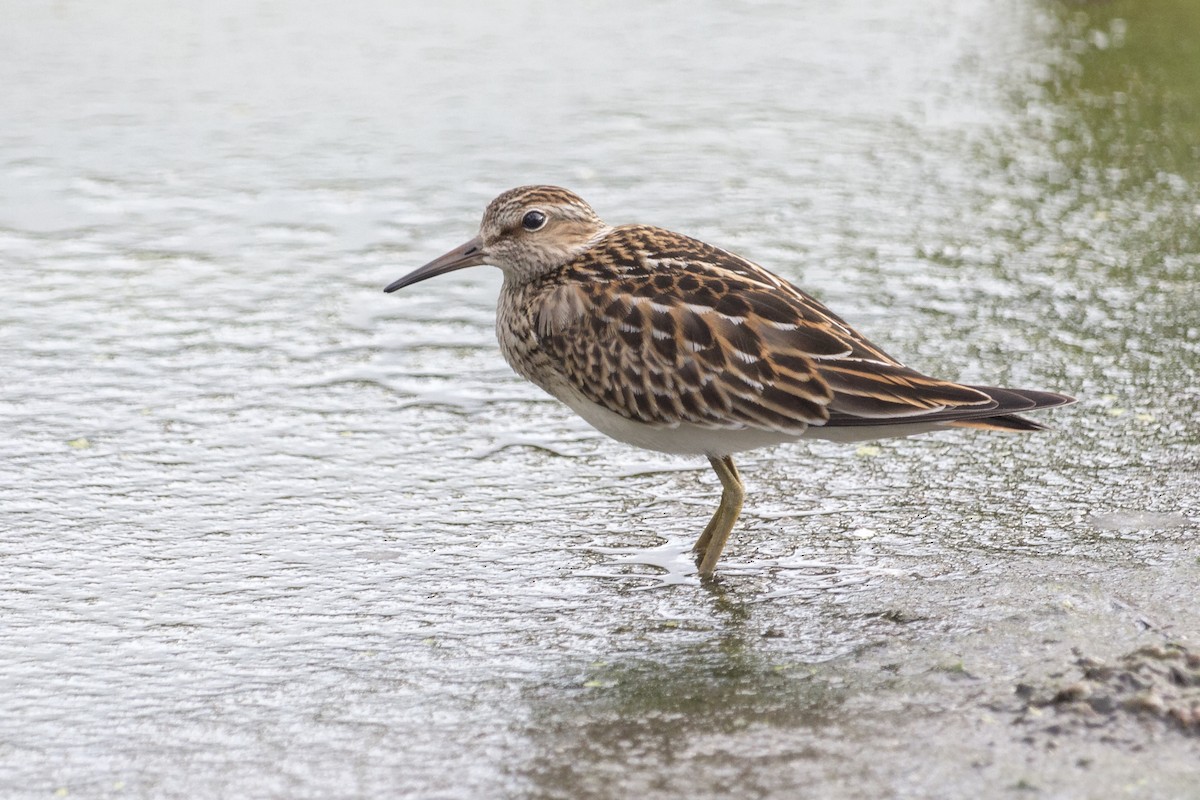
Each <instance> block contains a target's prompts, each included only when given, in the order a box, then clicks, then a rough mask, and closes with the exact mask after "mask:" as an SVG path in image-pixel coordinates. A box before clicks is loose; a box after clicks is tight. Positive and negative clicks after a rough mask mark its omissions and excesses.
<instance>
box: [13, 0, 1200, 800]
mask: <svg viewBox="0 0 1200 800" xmlns="http://www.w3.org/2000/svg"><path fill="white" fill-rule="evenodd" d="M7 5H8V6H9V8H8V11H9V13H8V14H7V15H6V17H7V18H9V19H10V20H15V22H11V23H10V24H8V25H5V26H3V28H2V29H0V86H3V87H4V88H3V89H2V90H0V103H2V104H3V109H4V110H5V111H6V112H7V113H6V114H5V119H6V124H5V125H3V126H0V273H2V277H3V287H4V288H3V299H2V300H0V385H2V386H3V391H2V392H0V456H2V458H0V569H2V571H3V576H4V580H3V581H0V584H2V585H0V621H2V624H0V684H2V685H3V687H4V692H3V693H2V699H0V789H2V792H0V793H2V794H3V795H4V796H6V797H14V798H17V797H47V796H55V795H59V796H77V797H156V798H161V797H181V798H183V797H187V798H195V797H217V796H242V797H289V798H297V797H362V796H385V797H397V796H413V797H446V798H450V797H476V796H484V797H573V798H574V797H631V796H639V795H640V796H651V797H654V796H662V797H674V796H682V795H688V796H694V797H719V796H733V795H736V796H743V797H794V796H797V792H798V791H799V789H798V788H797V787H805V791H809V792H812V793H813V795H814V796H823V797H838V796H845V797H866V796H871V797H877V796H913V797H923V796H977V797H1007V796H1012V795H1022V796H1023V795H1024V794H1025V793H1026V790H1036V791H1037V793H1039V796H1047V797H1071V796H1088V795H1095V796H1100V795H1103V794H1105V793H1106V792H1107V791H1108V790H1109V789H1110V788H1111V787H1112V786H1117V785H1119V786H1122V787H1125V788H1126V789H1127V790H1128V793H1129V794H1130V795H1132V796H1146V797H1165V796H1181V795H1183V794H1185V793H1186V792H1191V791H1194V786H1195V779H1196V774H1195V764H1196V763H1198V762H1197V761H1196V757H1197V755H1200V746H1198V744H1197V741H1198V740H1197V738H1196V736H1195V732H1194V731H1193V732H1191V733H1190V734H1189V732H1188V731H1186V730H1182V729H1180V728H1178V727H1172V726H1171V724H1169V722H1166V721H1164V720H1163V719H1160V718H1158V717H1155V716H1153V715H1150V716H1145V715H1143V716H1137V715H1135V714H1133V713H1132V712H1131V713H1128V714H1124V715H1123V716H1118V717H1117V718H1114V719H1110V720H1108V721H1106V722H1105V723H1104V725H1098V726H1097V727H1095V728H1086V727H1081V728H1080V729H1079V730H1078V731H1073V732H1072V731H1068V730H1067V728H1066V727H1064V723H1062V722H1061V720H1058V717H1057V716H1056V715H1057V714H1059V713H1063V714H1067V712H1066V711H1063V712H1059V711H1056V710H1055V709H1053V708H1048V709H1046V710H1044V711H1038V709H1036V708H1035V709H1033V711H1030V710H1029V709H1028V708H1026V707H1025V706H1023V705H1022V702H1021V700H1020V698H1021V695H1020V694H1019V693H1018V691H1017V690H1018V687H1019V686H1021V685H1032V686H1037V687H1039V689H1038V691H1043V690H1045V691H1051V690H1052V689H1053V687H1054V686H1056V685H1058V684H1059V683H1065V682H1069V681H1070V680H1072V675H1073V674H1074V673H1073V672H1072V670H1073V669H1075V664H1076V660H1077V659H1078V658H1079V657H1081V656H1089V657H1094V658H1099V659H1115V658H1117V657H1118V656H1120V655H1122V654H1127V653H1130V652H1133V651H1135V650H1137V649H1138V648H1140V647H1143V646H1148V645H1153V646H1160V645H1163V644H1164V643H1172V642H1174V643H1183V644H1185V645H1187V644H1189V643H1190V646H1191V647H1193V648H1195V647H1196V641H1197V636H1198V635H1200V626H1198V624H1197V617H1196V614H1195V593H1196V587H1197V586H1198V585H1200V563H1198V561H1197V552H1198V551H1197V549H1196V538H1197V533H1198V530H1197V521H1198V520H1200V501H1198V500H1197V498H1200V478H1198V475H1200V449H1198V444H1200V429H1198V428H1197V425H1196V418H1195V408H1196V407H1197V405H1198V404H1200V384H1198V383H1197V378H1196V375H1197V367H1198V365H1200V314H1198V313H1197V311H1196V308H1197V302H1196V299H1197V297H1200V255H1198V254H1200V238H1198V234H1197V230H1200V190H1198V189H1197V186H1198V181H1200V168H1198V164H1200V133H1198V131H1200V124H1198V123H1200V74H1198V73H1197V64H1198V63H1200V62H1197V61H1196V59H1195V58H1194V54H1195V52H1197V48H1200V42H1198V41H1197V37H1196V31H1200V19H1197V14H1196V11H1195V10H1194V9H1193V4H1191V3H1190V2H1187V0H1178V1H1177V2H1174V3H1170V2H1164V3H1160V4H1156V9H1155V10H1150V9H1149V8H1143V7H1142V6H1141V5H1140V4H1137V3H1134V2H1132V0H1129V1H1128V2H1114V3H1108V4H1073V3H1072V4H1067V5H1064V6H1059V5H1057V4H1053V3H1039V2H1034V1H1033V0H1010V1H1009V2H1001V3H989V2H982V1H980V2H938V3H932V4H931V3H928V2H922V3H915V2H899V3H888V4H880V3H874V2H866V0H862V1H861V2H859V1H855V2H848V3H838V4H832V5H831V4H817V3H800V4H772V3H724V2H705V3H699V4H697V3H682V2H664V3H655V4H649V5H646V4H636V3H615V4H614V3H609V4H604V5H603V6H601V5H594V6H586V7H582V8H580V7H576V6H562V5H556V4H548V3H539V2H522V3H518V4H512V5H509V6H505V8H504V9H503V10H500V9H499V8H497V9H495V10H490V11H481V10H480V9H479V7H478V6H477V5H475V4H469V3H461V4H455V3H450V4H423V5H412V4H383V3H371V2H357V3H350V4H342V3H339V4H333V3H308V4H304V5H302V6H298V5H295V4H280V3H259V4H254V5H252V6H249V5H246V4H242V3H234V2H215V3H206V4H204V5H203V7H200V6H197V7H194V8H176V7H170V8H168V7H165V6H162V5H160V4H153V3H148V2H133V1H132V0H121V2H109V3H104V4H85V3H56V4H37V5H28V4H11V3H10V4H7ZM531 182H554V183H560V184H563V185H566V186H569V187H571V188H572V189H574V190H575V191H577V192H579V193H580V194H582V195H583V196H584V197H585V198H586V199H587V200H588V201H589V202H591V203H592V204H593V205H594V206H595V208H596V209H597V210H598V211H599V213H600V214H601V215H603V216H604V217H605V218H606V219H607V220H608V221H610V222H612V223H617V224H619V223H623V222H632V221H639V222H647V223H654V224H659V225H664V226H667V227H671V228H674V229H676V230H680V231H683V232H687V233H690V234H692V235H696V236H699V237H701V238H705V239H707V240H709V241H712V242H714V243H716V244H719V245H721V246H725V247H728V248H730V249H734V250H737V251H739V252H741V253H743V254H745V255H747V256H749V257H751V258H753V259H755V260H757V261H759V262H761V263H763V264H765V265H767V266H768V267H770V268H772V269H774V270H776V271H777V272H779V273H780V274H782V275H784V276H786V277H788V278H789V279H792V280H794V281H796V282H798V283H799V284H801V285H802V286H803V287H804V288H806V289H807V290H809V291H811V292H812V293H814V294H816V295H817V296H818V297H820V298H821V299H823V300H825V301H826V302H828V303H829V304H830V305H831V306H832V307H833V308H834V309H835V310H836V311H838V312H839V313H841V314H842V315H844V316H845V317H847V318H848V319H849V320H850V321H851V322H852V323H854V324H855V325H857V326H859V327H861V328H862V329H863V330H864V331H865V332H867V333H868V334H869V335H871V336H873V337H874V338H876V339H877V340H878V341H879V342H880V343H881V344H882V345H883V346H885V347H886V348H887V349H888V350H889V351H890V352H893V353H895V354H897V355H899V356H901V357H903V358H904V359H905V360H906V361H908V362H909V363H911V364H913V365H915V366H918V367H920V368H922V369H925V370H927V371H930V372H933V373H936V374H941V375H944V376H946V377H959V378H961V379H963V380H969V381H976V382H987V383H1007V384H1012V385H1018V386H1028V387H1031V388H1035V387H1036V388H1047V389H1057V390H1061V391H1065V392H1068V393H1071V394H1075V395H1077V396H1078V397H1079V398H1080V403H1079V404H1078V405H1077V406H1073V407H1071V408H1068V409H1063V410H1060V411H1056V412H1054V413H1052V414H1048V415H1046V418H1047V421H1049V422H1051V423H1052V424H1053V426H1054V430H1053V431H1051V432H1048V433H1044V434H1039V435H1037V436H1030V437H1004V436H989V435H980V434H972V433H969V432H953V433H944V434H938V435H936V436H931V437H926V438H922V439H912V440H901V441H892V442H883V443H880V444H879V445H878V448H877V449H870V448H865V449H861V448H856V447H846V446H837V445H832V444H823V443H818V444H814V445H812V446H806V445H793V446H788V447H780V448H777V449H774V450H770V451H761V452H757V453H753V454H749V455H747V456H746V457H744V458H743V459H742V460H741V462H740V463H741V465H742V471H743V474H744V476H745V478H746V481H747V486H748V490H749V493H750V494H749V499H748V502H747V507H746V510H745V513H744V516H743V519H742V522H741V523H740V526H739V528H738V529H737V531H736V532H735V534H734V536H733V538H732V539H731V543H730V546H729V548H728V550H727V552H726V556H725V559H724V561H723V575H724V581H723V583H722V584H721V586H720V587H719V588H718V589H716V590H710V589H705V588H702V587H700V586H699V585H698V584H697V582H696V581H695V578H694V574H692V572H691V571H690V567H689V565H688V562H687V560H686V557H685V551H686V549H687V547H688V546H689V545H690V542H691V541H692V540H693V539H694V537H695V536H696V535H697V534H698V533H699V530H700V529H701V527H702V526H703V523H704V521H705V520H706V519H707V517H708V515H709V514H710V513H711V510H712V509H713V507H714V506H715V503H716V499H717V495H718V493H719V486H718V484H717V481H716V478H715V476H714V475H712V473H711V472H710V471H709V470H708V469H707V466H706V465H704V464H702V463H698V462H695V461H689V460H686V459H680V460H673V459H668V458H666V457H663V456H658V455H654V454H649V453H642V452H637V451H634V450H631V449H629V448H627V447H625V446H623V445H620V444H617V443H615V442H610V441H608V440H605V439H603V438H601V437H599V436H598V435H596V434H595V433H593V432H592V431H590V429H588V428H587V427H586V425H584V424H583V423H582V422H580V421H579V420H577V419H575V418H574V417H573V416H572V415H571V414H570V413H569V412H568V411H566V410H565V409H564V408H562V407H560V406H558V405H557V404H555V403H554V402H553V401H551V400H550V399H549V398H547V397H545V396H542V395H541V394H540V393H539V391H538V390H537V389H535V388H533V387H531V386H528V385H526V384H524V383H522V382H521V381H520V380H518V379H517V378H516V377H515V376H513V375H512V374H511V373H510V371H509V370H508V368H507V367H506V366H505V365H504V364H503V362H502V360H501V358H500V356H499V353H498V351H497V348H496V345H495V342H494V336H493V333H492V330H491V328H492V323H493V318H494V304H495V296H496V292H497V289H498V286H499V277H498V274H496V273H495V271H493V270H490V269H483V268H481V269H479V270H472V271H466V272H461V273H456V274H454V275H452V276H447V277H446V278H444V279H441V280H438V281H431V282H428V283H424V284H421V285H420V286H417V287H413V288H412V289H409V290H405V291H404V292H402V293H400V294H398V295H393V296H384V295H383V294H382V293H381V292H380V289H381V287H382V286H383V285H385V284H386V283H388V282H389V281H391V280H392V279H394V278H396V277H399V276H400V275H401V274H404V273H405V272H407V271H408V270H409V269H411V268H413V267H415V266H418V265H420V264H421V263H424V262H425V261H427V260H428V259H430V258H432V257H433V256H436V255H438V254H440V253H442V252H443V251H445V250H446V249H448V248H449V247H451V246H453V245H456V244H458V243H460V242H461V241H464V240H465V239H467V238H469V237H470V236H471V235H473V234H474V231H475V227H476V225H477V224H478V218H479V216H480V214H481V213H482V209H483V207H484V205H485V204H486V202H487V201H488V200H489V199H490V198H491V197H492V196H494V195H495V194H497V193H498V192H499V191H501V190H503V189H505V188H508V187H510V186H513V185H518V184H522V183H531ZM1046 687H1048V688H1046ZM1035 712H1036V713H1035ZM1038 714H1042V715H1043V716H1042V718H1040V719H1039V718H1037V715H1038ZM1064 718H1066V717H1064ZM1056 720H1057V722H1056ZM1053 724H1058V725H1059V733H1053V732H1051V733H1047V732H1046V731H1047V729H1048V728H1049V727H1050V726H1051V725H1053ZM1063 731H1066V732H1063Z"/></svg>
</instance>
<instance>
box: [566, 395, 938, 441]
mask: <svg viewBox="0 0 1200 800" xmlns="http://www.w3.org/2000/svg"><path fill="white" fill-rule="evenodd" d="M551 394H553V395H554V396H555V397H557V398H558V399H559V400H561V401H563V402H564V403H566V404H567V405H568V406H570V407H571V410H572V411H574V412H575V413H576V414H578V415H579V416H580V417H582V418H583V419H584V421H585V422H587V423H588V424H589V425H591V426H592V427H593V428H595V429H596V430H598V431H600V432H601V433H603V434H604V435H606V436H609V437H611V438H613V439H616V440H617V441H619V442H625V443H626V444H631V445H633V446H634V447H641V448H643V449H645V450H656V451H658V452H660V453H674V454H677V455H709V456H727V455H730V454H732V453H740V452H742V451H745V450H755V449H757V448H759V447H770V446H772V445H777V444H782V443H784V442H795V441H799V440H800V439H825V440H827V441H831V442H869V441H872V440H876V439H891V438H894V437H898V436H915V435H916V434H920V433H928V432H930V431H934V430H938V429H940V428H942V427H943V426H941V425H937V424H930V423H927V422H926V423H910V424H897V425H879V426H871V427H845V428H822V427H820V426H816V425H813V426H810V427H809V428H808V430H807V431H805V432H804V433H802V434H800V435H795V434H787V433H778V432H776V431H765V430H759V429H757V428H748V427H742V428H702V427H700V426H699V425H691V424H689V423H686V422H684V423H680V424H679V425H678V426H676V427H667V426H663V427H657V426H653V425H646V424H645V423H642V422H637V421H635V420H631V419H627V418H625V417H622V416H621V415H620V414H616V413H614V412H612V411H609V410H608V409H607V408H604V407H603V406H599V405H597V404H595V403H593V402H592V401H591V400H588V399H587V398H585V397H583V396H582V395H580V394H578V393H577V392H574V391H571V390H560V391H557V392H551Z"/></svg>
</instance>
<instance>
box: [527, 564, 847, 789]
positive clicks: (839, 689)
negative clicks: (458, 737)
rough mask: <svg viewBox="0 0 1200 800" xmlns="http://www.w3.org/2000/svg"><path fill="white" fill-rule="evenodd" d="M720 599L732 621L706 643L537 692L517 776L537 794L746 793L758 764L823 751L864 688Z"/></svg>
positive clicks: (604, 667) (601, 665)
mask: <svg viewBox="0 0 1200 800" xmlns="http://www.w3.org/2000/svg"><path fill="white" fill-rule="evenodd" d="M708 594H709V601H708V603H709V605H710V610H711V612H712V614H713V616H714V618H716V619H719V620H720V627H719V628H718V629H717V630H715V631H714V632H713V634H712V636H711V637H709V638H707V639H705V640H704V641H701V642H698V643H694V644H692V645H690V646H687V647H683V648H679V649H669V650H668V649H661V650H657V651H652V652H644V653H640V654H638V655H636V656H631V657H628V658H624V659H620V660H615V661H611V662H607V661H602V662H595V663H592V664H589V665H587V666H586V668H584V669H582V670H581V674H579V675H574V674H573V675H569V676H566V677H565V678H564V680H563V681H562V683H561V684H559V685H551V686H541V687H538V688H536V689H533V690H531V691H530V692H529V697H528V700H529V703H530V727H529V731H528V732H527V733H528V735H529V738H530V744H531V746H532V756H531V758H530V759H529V760H528V761H527V762H526V763H525V764H524V765H522V767H521V768H520V769H519V770H517V772H518V773H519V774H520V775H521V777H522V778H523V779H525V780H526V781H528V782H529V784H530V785H531V786H532V789H533V794H534V796H573V797H591V796H613V795H612V792H613V787H614V786H617V785H619V786H620V787H621V789H620V791H619V794H621V795H622V796H638V795H639V794H640V793H644V792H650V793H652V794H653V793H656V792H662V791H674V792H680V791H683V792H687V791H689V790H690V789H697V790H701V794H707V793H709V792H717V793H721V792H733V793H737V792H745V791H746V790H747V789H748V788H752V787H753V786H754V785H755V784H756V783H758V781H757V779H755V778H754V777H752V776H751V775H750V774H749V773H751V772H753V771H754V770H756V769H758V768H761V767H763V766H765V765H768V764H770V763H772V762H776V763H778V762H783V761H795V760H797V759H800V760H803V759H813V758H816V757H817V756H818V755H819V753H818V751H817V749H816V748H814V747H813V746H812V741H813V740H814V739H815V738H816V737H819V736H820V735H821V731H822V730H824V729H827V728H828V727H829V726H831V725H832V724H834V723H835V720H836V719H837V717H838V716H839V709H841V707H842V705H843V703H844V702H845V699H846V697H847V694H848V693H849V692H851V691H854V692H858V691H862V689H861V687H859V688H855V689H851V688H850V686H849V685H848V683H847V682H845V681H843V680H841V679H840V677H839V675H838V672H837V670H836V669H829V668H826V667H825V666H823V665H822V664H819V663H801V662H797V661H796V660H795V659H794V658H789V657H788V656H786V655H783V654H781V653H780V652H774V653H772V652H771V650H770V648H769V647H764V643H765V642H769V641H770V639H769V637H764V635H763V633H762V631H761V629H760V626H759V624H756V622H755V619H754V614H755V608H756V607H755V606H754V605H751V604H749V603H747V602H745V601H743V600H740V599H738V598H736V597H733V596H730V595H729V594H727V593H726V592H724V591H723V590H721V589H720V588H713V589H711V590H710V591H709V593H708ZM793 655H794V654H793ZM735 742H736V745H735ZM767 780H768V782H770V781H771V780H772V778H769V777H768V778H767Z"/></svg>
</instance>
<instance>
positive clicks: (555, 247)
mask: <svg viewBox="0 0 1200 800" xmlns="http://www.w3.org/2000/svg"><path fill="white" fill-rule="evenodd" d="M480 264H491V265H494V266H497V267H499V268H500V270H501V271H502V272H503V273H504V285H503V287H502V288H501V290H500V298H499V302H498V304H497V311H496V336H497V338H498V339H499V341H500V351H501V353H503V355H504V358H505V360H506V361H508V363H509V365H510V366H512V368H513V369H514V370H515V371H516V372H517V373H518V374H519V375H521V376H522V377H524V378H525V379H527V380H529V381H531V382H533V383H534V384H536V385H537V386H540V387H541V388H542V389H544V390H545V391H547V392H549V393H550V394H551V395H553V396H554V397H556V398H558V399H559V400H561V401H562V402H564V403H566V404H567V405H568V406H569V407H570V408H571V409H572V410H573V411H575V413H577V414H578V415H579V416H581V417H583V419H584V420H586V421H587V422H588V423H589V424H591V425H592V426H593V427H595V428H596V429H597V430H599V431H601V432H602V433H604V434H607V435H608V436H611V437H612V438H614V439H617V440H618V441H622V442H625V443H627V444H631V445H634V446H636V447H642V448H645V449H648V450H656V451H659V452H663V453H677V454H687V455H703V456H707V457H708V461H709V463H710V464H711V465H712V468H713V470H714V471H715V472H716V473H717V477H718V478H720V480H721V486H722V492H721V501H720V504H719V505H718V506H717V510H716V513H714V514H713V516H712V519H710V520H709V522H708V525H707V526H706V527H705V528H704V531H703V532H702V533H701V534H700V537H699V539H697V541H696V544H695V547H694V548H693V552H694V553H695V555H696V561H697V566H698V571H699V575H700V577H701V578H702V579H711V578H712V576H713V572H714V570H715V569H716V565H717V560H718V559H719V558H720V556H721V551H722V550H723V549H724V548H725V543H726V541H727V540H728V538H729V533H730V531H731V530H732V529H733V526H734V523H735V522H736V521H737V518H738V515H739V514H740V513H741V509H742V502H743V500H744V498H745V489H744V487H743V485H742V480H741V476H740V475H739V474H738V470H737V467H735V466H734V463H733V458H732V456H733V454H734V453H738V452H742V451H746V450H752V449H755V448H759V447H768V446H771V445H776V444H780V443H782V442H791V441H795V440H797V439H801V438H804V437H814V438H821V439H831V440H834V441H839V442H854V441H863V440H872V439H882V438H888V437H893V436H911V435H914V434H919V433H925V432H927V431H935V430H941V429H945V428H979V429H985V430H994V431H1036V430H1041V429H1042V428H1043V426H1042V425H1040V424H1038V423H1036V422H1033V421H1031V420H1028V419H1025V418H1023V417H1020V416H1017V413H1018V412H1021V413H1024V412H1028V411H1035V410H1038V409H1043V408H1051V407H1053V406H1061V405H1066V404H1068V403H1071V402H1074V398H1071V397H1067V396H1066V395H1062V394H1056V393H1053V392H1043V391H1035V390H1029V389H1002V388H998V387H993V386H972V385H966V384H960V383H954V382H953V381H946V380H940V379H938V378H931V377H929V376H927V375H923V374H921V373H920V372H917V371H916V370H913V369H910V368H909V367H906V366H904V365H903V364H902V363H900V362H899V361H897V360H896V359H895V358H892V357H891V356H889V355H888V354H887V353H885V352H883V350H881V349H880V348H879V347H877V346H876V345H874V344H872V343H871V342H870V341H868V340H867V339H866V338H865V337H864V336H863V335H862V334H860V333H858V332H857V331H855V330H854V329H853V328H851V327H850V326H849V325H848V324H847V323H846V322H845V321H844V320H843V319H842V318H841V317H839V316H837V315H836V314H834V313H833V312H832V311H830V310H829V309H827V308H826V307H825V306H824V305H822V304H821V303H820V302H818V301H817V300H816V299H815V298H813V297H812V296H810V295H808V294H806V293H805V292H803V291H801V290H800V289H798V288H797V287H795V286H793V285H792V284H790V283H788V282H787V281H786V280H784V279H783V278H780V277H779V276H777V275H774V274H773V273H771V272H768V271H767V270H765V269H763V268H762V267H760V266H758V265H757V264H755V263H753V262H751V261H748V260H747V259H745V258H742V257H741V256H739V255H735V254H734V253H730V252H728V251H726V250H721V249H720V248H717V247H714V246H712V245H710V244H706V243H704V242H701V241H699V240H697V239H692V238H690V237H688V236H684V235H682V234H678V233H673V232H672V231H668V230H664V229H662V228H655V227H651V226H648V225H620V226H617V227H613V226H610V225H608V224H606V223H605V222H604V221H603V220H601V219H600V217H599V216H597V214H596V212H595V211H593V210H592V208H591V206H589V205H588V204H587V203H585V202H584V201H583V200H582V199H580V198H579V197H578V196H577V195H575V194H574V193H572V192H570V191H567V190H566V189H562V188H560V187H557V186H521V187H518V188H516V189H511V190H509V191H507V192H504V193H503V194H501V195H500V196H499V197H497V198H496V199H495V200H493V201H492V202H491V203H490V204H489V205H488V207H487V210H486V211H485V212H484V215H483V221H482V223H481V224H480V227H479V234H478V235H477V236H476V237H475V238H473V239H471V240H470V241H469V242H467V243H466V244H464V245H462V246H461V247H457V248H455V249H454V250H451V251H450V252H449V253H446V254H445V255H443V256H441V257H440V258H436V259H434V260H433V261H431V262H429V263H428V264H426V265H425V266H423V267H421V268H420V269H417V270H414V271H413V272H410V273H409V274H408V275H405V276H404V277H403V278H400V279H399V280H397V281H395V282H393V283H391V284H389V285H388V286H387V288H385V289H384V291H385V292H394V291H396V290H397V289H402V288H404V287H405V286H410V285H412V284H414V283H417V282H418V281H423V280H425V279H427V278H432V277H434V276H436V275H443V274H445V273H447V272H452V271H454V270H458V269H463V268H464V267H473V266H476V265H480Z"/></svg>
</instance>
